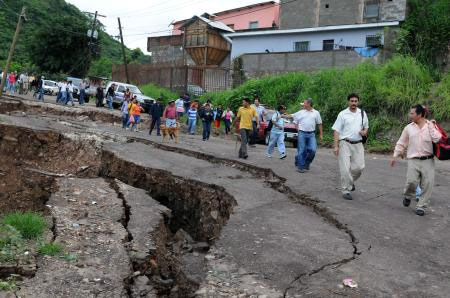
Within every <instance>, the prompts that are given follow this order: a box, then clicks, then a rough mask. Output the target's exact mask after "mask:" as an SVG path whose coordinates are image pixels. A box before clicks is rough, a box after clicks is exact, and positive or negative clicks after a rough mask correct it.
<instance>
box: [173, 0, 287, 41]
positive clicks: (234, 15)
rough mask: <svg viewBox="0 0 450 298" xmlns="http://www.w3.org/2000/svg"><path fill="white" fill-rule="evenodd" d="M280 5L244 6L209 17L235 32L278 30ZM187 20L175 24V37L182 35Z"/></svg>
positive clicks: (272, 2)
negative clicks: (181, 28) (181, 29)
mask: <svg viewBox="0 0 450 298" xmlns="http://www.w3.org/2000/svg"><path fill="white" fill-rule="evenodd" d="M279 16H280V5H279V3H277V2H275V1H268V2H262V3H258V4H253V5H248V6H243V7H239V8H234V9H230V10H225V11H221V12H217V13H215V14H212V15H209V19H210V20H212V21H220V22H222V23H224V24H225V25H227V26H228V27H230V28H232V29H233V30H235V31H241V30H249V29H268V28H278V26H279V20H280V18H279ZM186 21H187V20H181V21H177V22H174V23H173V31H172V34H173V35H180V34H181V31H180V27H181V26H183V24H184V22H186Z"/></svg>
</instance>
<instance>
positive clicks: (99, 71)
mask: <svg viewBox="0 0 450 298" xmlns="http://www.w3.org/2000/svg"><path fill="white" fill-rule="evenodd" d="M112 66H113V61H111V59H108V58H106V57H102V58H100V59H98V60H95V61H93V62H92V64H91V69H90V70H89V75H91V76H97V77H107V78H111V75H112Z"/></svg>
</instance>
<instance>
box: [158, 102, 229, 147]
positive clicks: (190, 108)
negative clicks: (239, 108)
mask: <svg viewBox="0 0 450 298" xmlns="http://www.w3.org/2000/svg"><path fill="white" fill-rule="evenodd" d="M149 114H150V118H151V124H150V131H149V133H150V135H151V134H152V131H153V129H154V127H155V126H156V127H157V135H158V136H159V135H161V133H160V125H161V123H163V124H164V125H165V126H166V127H169V128H170V127H171V128H174V127H176V125H177V122H179V120H180V117H182V116H183V115H186V116H187V121H186V124H187V126H188V133H189V134H190V135H195V134H196V132H197V121H198V120H199V119H200V120H201V122H202V139H203V141H207V140H209V138H210V136H211V126H212V125H214V133H215V134H216V135H218V134H219V129H220V126H221V122H222V120H223V121H224V123H225V134H229V133H231V123H232V121H233V117H234V114H233V112H232V111H231V109H230V108H229V107H228V108H227V109H226V110H225V111H224V110H223V109H222V107H221V106H218V107H215V108H214V107H213V105H212V104H211V101H209V100H208V101H207V102H206V103H205V104H203V105H201V104H200V102H199V101H198V100H194V101H192V102H191V100H190V97H189V95H188V94H184V95H182V96H180V98H178V99H177V100H171V101H169V102H168V106H167V107H165V108H164V107H163V106H162V104H161V98H158V100H157V101H156V102H155V103H154V104H153V105H152V107H151V108H150V111H149Z"/></svg>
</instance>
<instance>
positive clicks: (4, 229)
mask: <svg viewBox="0 0 450 298" xmlns="http://www.w3.org/2000/svg"><path fill="white" fill-rule="evenodd" d="M25 250H26V246H25V240H24V239H23V237H22V234H21V233H20V232H19V231H18V230H17V229H16V228H14V227H12V226H10V225H4V224H0V263H7V262H13V261H16V260H17V259H18V257H19V255H21V254H23V253H24V252H25Z"/></svg>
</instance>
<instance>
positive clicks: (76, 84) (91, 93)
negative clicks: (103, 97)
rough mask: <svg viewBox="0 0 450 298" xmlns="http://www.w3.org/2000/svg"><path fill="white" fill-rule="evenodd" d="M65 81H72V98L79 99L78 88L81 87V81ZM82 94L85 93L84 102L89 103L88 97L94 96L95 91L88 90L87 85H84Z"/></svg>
mask: <svg viewBox="0 0 450 298" xmlns="http://www.w3.org/2000/svg"><path fill="white" fill-rule="evenodd" d="M67 81H72V86H73V98H76V99H80V86H81V83H82V82H83V79H79V78H74V77H67ZM84 92H85V97H84V101H85V102H89V97H91V96H95V94H96V92H97V89H92V88H90V86H89V85H86V86H85V89H84Z"/></svg>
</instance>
